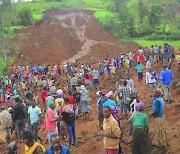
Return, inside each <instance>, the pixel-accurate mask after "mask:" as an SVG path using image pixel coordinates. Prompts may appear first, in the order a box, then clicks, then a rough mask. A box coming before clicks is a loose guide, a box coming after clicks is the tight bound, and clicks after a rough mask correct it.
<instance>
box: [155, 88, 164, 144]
mask: <svg viewBox="0 0 180 154" xmlns="http://www.w3.org/2000/svg"><path fill="white" fill-rule="evenodd" d="M161 95H162V94H161V91H160V89H155V90H154V96H155V99H154V101H153V113H152V117H154V118H155V136H154V145H155V146H158V147H165V146H166V145H167V140H166V139H167V138H166V127H165V119H164V101H163V98H162V97H161Z"/></svg>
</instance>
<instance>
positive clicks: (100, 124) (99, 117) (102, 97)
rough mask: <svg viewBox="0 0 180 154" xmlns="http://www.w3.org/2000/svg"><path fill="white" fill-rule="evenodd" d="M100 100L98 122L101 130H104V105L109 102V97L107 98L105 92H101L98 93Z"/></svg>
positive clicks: (98, 103)
mask: <svg viewBox="0 0 180 154" xmlns="http://www.w3.org/2000/svg"><path fill="white" fill-rule="evenodd" d="M96 94H97V96H98V97H99V98H98V102H97V105H98V120H99V129H100V130H102V125H103V120H104V116H103V112H102V111H103V104H104V103H105V102H106V101H107V97H106V96H105V93H104V92H103V91H99V92H97V93H96Z"/></svg>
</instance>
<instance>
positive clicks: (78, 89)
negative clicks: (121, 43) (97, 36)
mask: <svg viewBox="0 0 180 154" xmlns="http://www.w3.org/2000/svg"><path fill="white" fill-rule="evenodd" d="M175 58H176V60H177V61H178V64H180V53H178V55H177V56H176V55H175V53H174V49H173V47H172V46H170V45H168V44H165V45H164V48H161V47H158V46H157V45H155V47H153V46H152V47H151V49H148V48H145V49H142V48H141V47H140V48H139V50H138V51H134V52H129V53H127V54H121V55H120V56H116V57H113V58H111V57H110V58H109V57H108V56H105V57H104V59H103V60H102V61H99V62H98V63H93V64H80V63H79V62H78V61H76V62H75V63H66V64H58V65H55V64H54V65H40V64H38V65H36V66H35V65H34V66H24V65H18V66H17V65H13V66H12V72H11V74H10V75H8V76H5V77H3V78H1V79H0V102H1V112H0V123H1V126H2V127H1V129H2V130H3V131H4V133H5V139H6V142H7V153H8V154H14V153H17V142H18V143H22V142H24V143H25V154H36V153H37V154H41V153H47V154H54V153H58V154H59V153H61V154H67V153H69V152H70V151H71V150H72V149H73V148H72V146H73V145H76V126H75V122H76V119H78V118H79V117H80V116H84V115H85V114H88V113H89V112H91V107H90V106H91V102H92V100H91V94H90V92H92V91H93V92H94V91H96V95H97V106H98V120H99V129H100V131H101V135H102V136H103V140H104V142H103V143H104V148H105V149H106V153H107V154H118V153H122V151H123V148H122V147H121V144H120V140H121V138H122V136H123V132H122V131H121V118H125V119H127V121H128V122H129V123H130V131H129V134H130V135H132V136H133V140H132V153H133V154H148V153H150V151H151V149H152V143H151V138H150V136H149V133H148V132H149V119H148V115H147V114H146V113H145V112H144V103H142V101H141V100H139V97H138V95H139V93H138V89H137V88H136V87H135V85H134V81H133V79H132V78H131V74H132V73H131V71H132V69H130V68H134V69H135V71H136V72H137V76H138V78H137V80H138V82H140V83H142V82H144V81H143V72H144V70H146V75H145V83H146V84H147V85H148V87H149V89H150V96H151V97H152V102H153V103H152V115H151V116H152V117H154V118H155V133H154V134H155V136H154V143H153V145H156V146H160V147H166V145H167V140H166V128H165V119H164V108H165V103H164V101H166V102H167V103H172V102H173V99H172V96H171V93H170V85H171V82H172V79H173V73H172V71H171V70H170V66H169V65H167V64H169V62H170V63H171V60H173V59H175ZM160 62H161V63H166V64H165V65H163V68H162V71H161V72H160V74H159V75H157V73H156V72H155V70H154V69H153V66H154V65H155V64H156V63H160ZM117 70H122V76H121V77H119V78H118V80H117V82H116V85H112V86H114V88H115V89H116V91H114V92H113V91H109V92H106V91H104V89H100V88H99V85H100V83H101V82H106V81H107V80H109V78H111V79H113V80H115V73H116V71H117ZM160 83H161V85H162V88H161V87H160V86H159V85H160ZM158 87H160V88H158ZM40 128H42V129H44V130H45V131H46V133H47V142H49V143H51V146H50V147H49V148H47V149H45V148H44V147H43V145H42V143H43V139H42V138H41V136H40V134H39V129H40ZM13 133H14V134H15V135H16V140H15V141H14V142H10V141H11V140H10V138H11V134H13ZM62 140H64V142H68V144H67V145H68V146H65V145H63V144H61V143H62Z"/></svg>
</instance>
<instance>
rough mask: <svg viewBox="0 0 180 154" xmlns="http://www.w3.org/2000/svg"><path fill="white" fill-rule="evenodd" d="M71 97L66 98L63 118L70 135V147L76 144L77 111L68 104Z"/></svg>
mask: <svg viewBox="0 0 180 154" xmlns="http://www.w3.org/2000/svg"><path fill="white" fill-rule="evenodd" d="M68 102H69V99H68V98H64V103H65V106H64V107H63V113H62V120H63V121H64V122H65V123H66V127H67V132H68V136H69V147H71V145H72V140H73V144H76V136H75V112H74V109H73V106H72V105H70V104H69V105H68Z"/></svg>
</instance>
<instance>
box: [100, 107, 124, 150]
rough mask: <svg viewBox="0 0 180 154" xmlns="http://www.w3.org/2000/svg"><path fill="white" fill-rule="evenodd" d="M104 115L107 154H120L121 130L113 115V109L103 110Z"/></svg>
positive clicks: (106, 108) (103, 134) (104, 139)
mask: <svg viewBox="0 0 180 154" xmlns="http://www.w3.org/2000/svg"><path fill="white" fill-rule="evenodd" d="M103 115H104V121H103V132H102V136H103V141H104V148H105V149H106V154H119V153H121V149H120V137H121V130H120V127H119V124H118V122H117V121H116V119H115V118H114V117H113V115H112V114H111V109H110V108H109V107H104V108H103ZM119 150H120V151H119Z"/></svg>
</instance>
